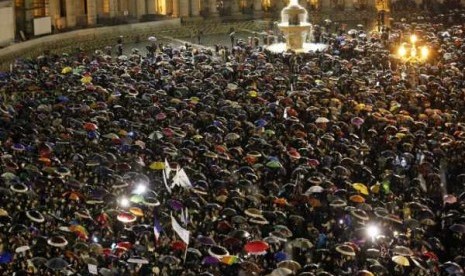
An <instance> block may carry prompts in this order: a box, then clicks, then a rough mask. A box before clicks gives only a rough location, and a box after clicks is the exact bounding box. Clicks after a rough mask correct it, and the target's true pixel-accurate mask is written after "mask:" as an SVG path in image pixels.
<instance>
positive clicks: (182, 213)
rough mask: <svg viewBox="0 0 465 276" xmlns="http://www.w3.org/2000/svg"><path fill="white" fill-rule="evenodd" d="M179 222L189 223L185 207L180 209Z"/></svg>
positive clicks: (187, 211)
mask: <svg viewBox="0 0 465 276" xmlns="http://www.w3.org/2000/svg"><path fill="white" fill-rule="evenodd" d="M181 222H182V223H183V224H184V225H187V224H188V223H189V210H187V207H186V208H185V209H182V210H181Z"/></svg>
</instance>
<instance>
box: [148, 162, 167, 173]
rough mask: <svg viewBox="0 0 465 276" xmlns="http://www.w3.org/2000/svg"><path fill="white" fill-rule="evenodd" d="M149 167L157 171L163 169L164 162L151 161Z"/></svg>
mask: <svg viewBox="0 0 465 276" xmlns="http://www.w3.org/2000/svg"><path fill="white" fill-rule="evenodd" d="M149 168H150V169H151V170H157V171H160V170H164V169H165V163H164V162H160V161H156V162H153V163H152V164H150V166H149Z"/></svg>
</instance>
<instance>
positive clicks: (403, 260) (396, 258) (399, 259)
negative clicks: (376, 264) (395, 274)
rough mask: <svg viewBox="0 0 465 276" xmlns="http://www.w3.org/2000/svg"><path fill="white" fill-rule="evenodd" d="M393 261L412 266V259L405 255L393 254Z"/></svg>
mask: <svg viewBox="0 0 465 276" xmlns="http://www.w3.org/2000/svg"><path fill="white" fill-rule="evenodd" d="M392 261H393V262H395V263H396V264H398V265H401V266H410V261H409V260H408V259H407V257H405V256H393V257H392Z"/></svg>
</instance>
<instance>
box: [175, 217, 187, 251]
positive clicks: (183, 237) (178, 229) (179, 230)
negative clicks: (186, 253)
mask: <svg viewBox="0 0 465 276" xmlns="http://www.w3.org/2000/svg"><path fill="white" fill-rule="evenodd" d="M171 225H172V226H173V230H174V232H176V234H178V236H179V237H180V238H181V240H182V241H183V242H184V243H185V244H187V245H188V244H189V235H190V232H189V230H186V229H184V228H182V227H181V225H179V223H178V222H177V221H176V219H175V218H174V217H173V215H171Z"/></svg>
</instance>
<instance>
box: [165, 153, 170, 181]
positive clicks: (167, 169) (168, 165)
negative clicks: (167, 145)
mask: <svg viewBox="0 0 465 276" xmlns="http://www.w3.org/2000/svg"><path fill="white" fill-rule="evenodd" d="M164 171H165V174H166V178H169V177H170V173H171V166H170V163H168V160H167V159H166V158H165V170H164Z"/></svg>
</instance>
